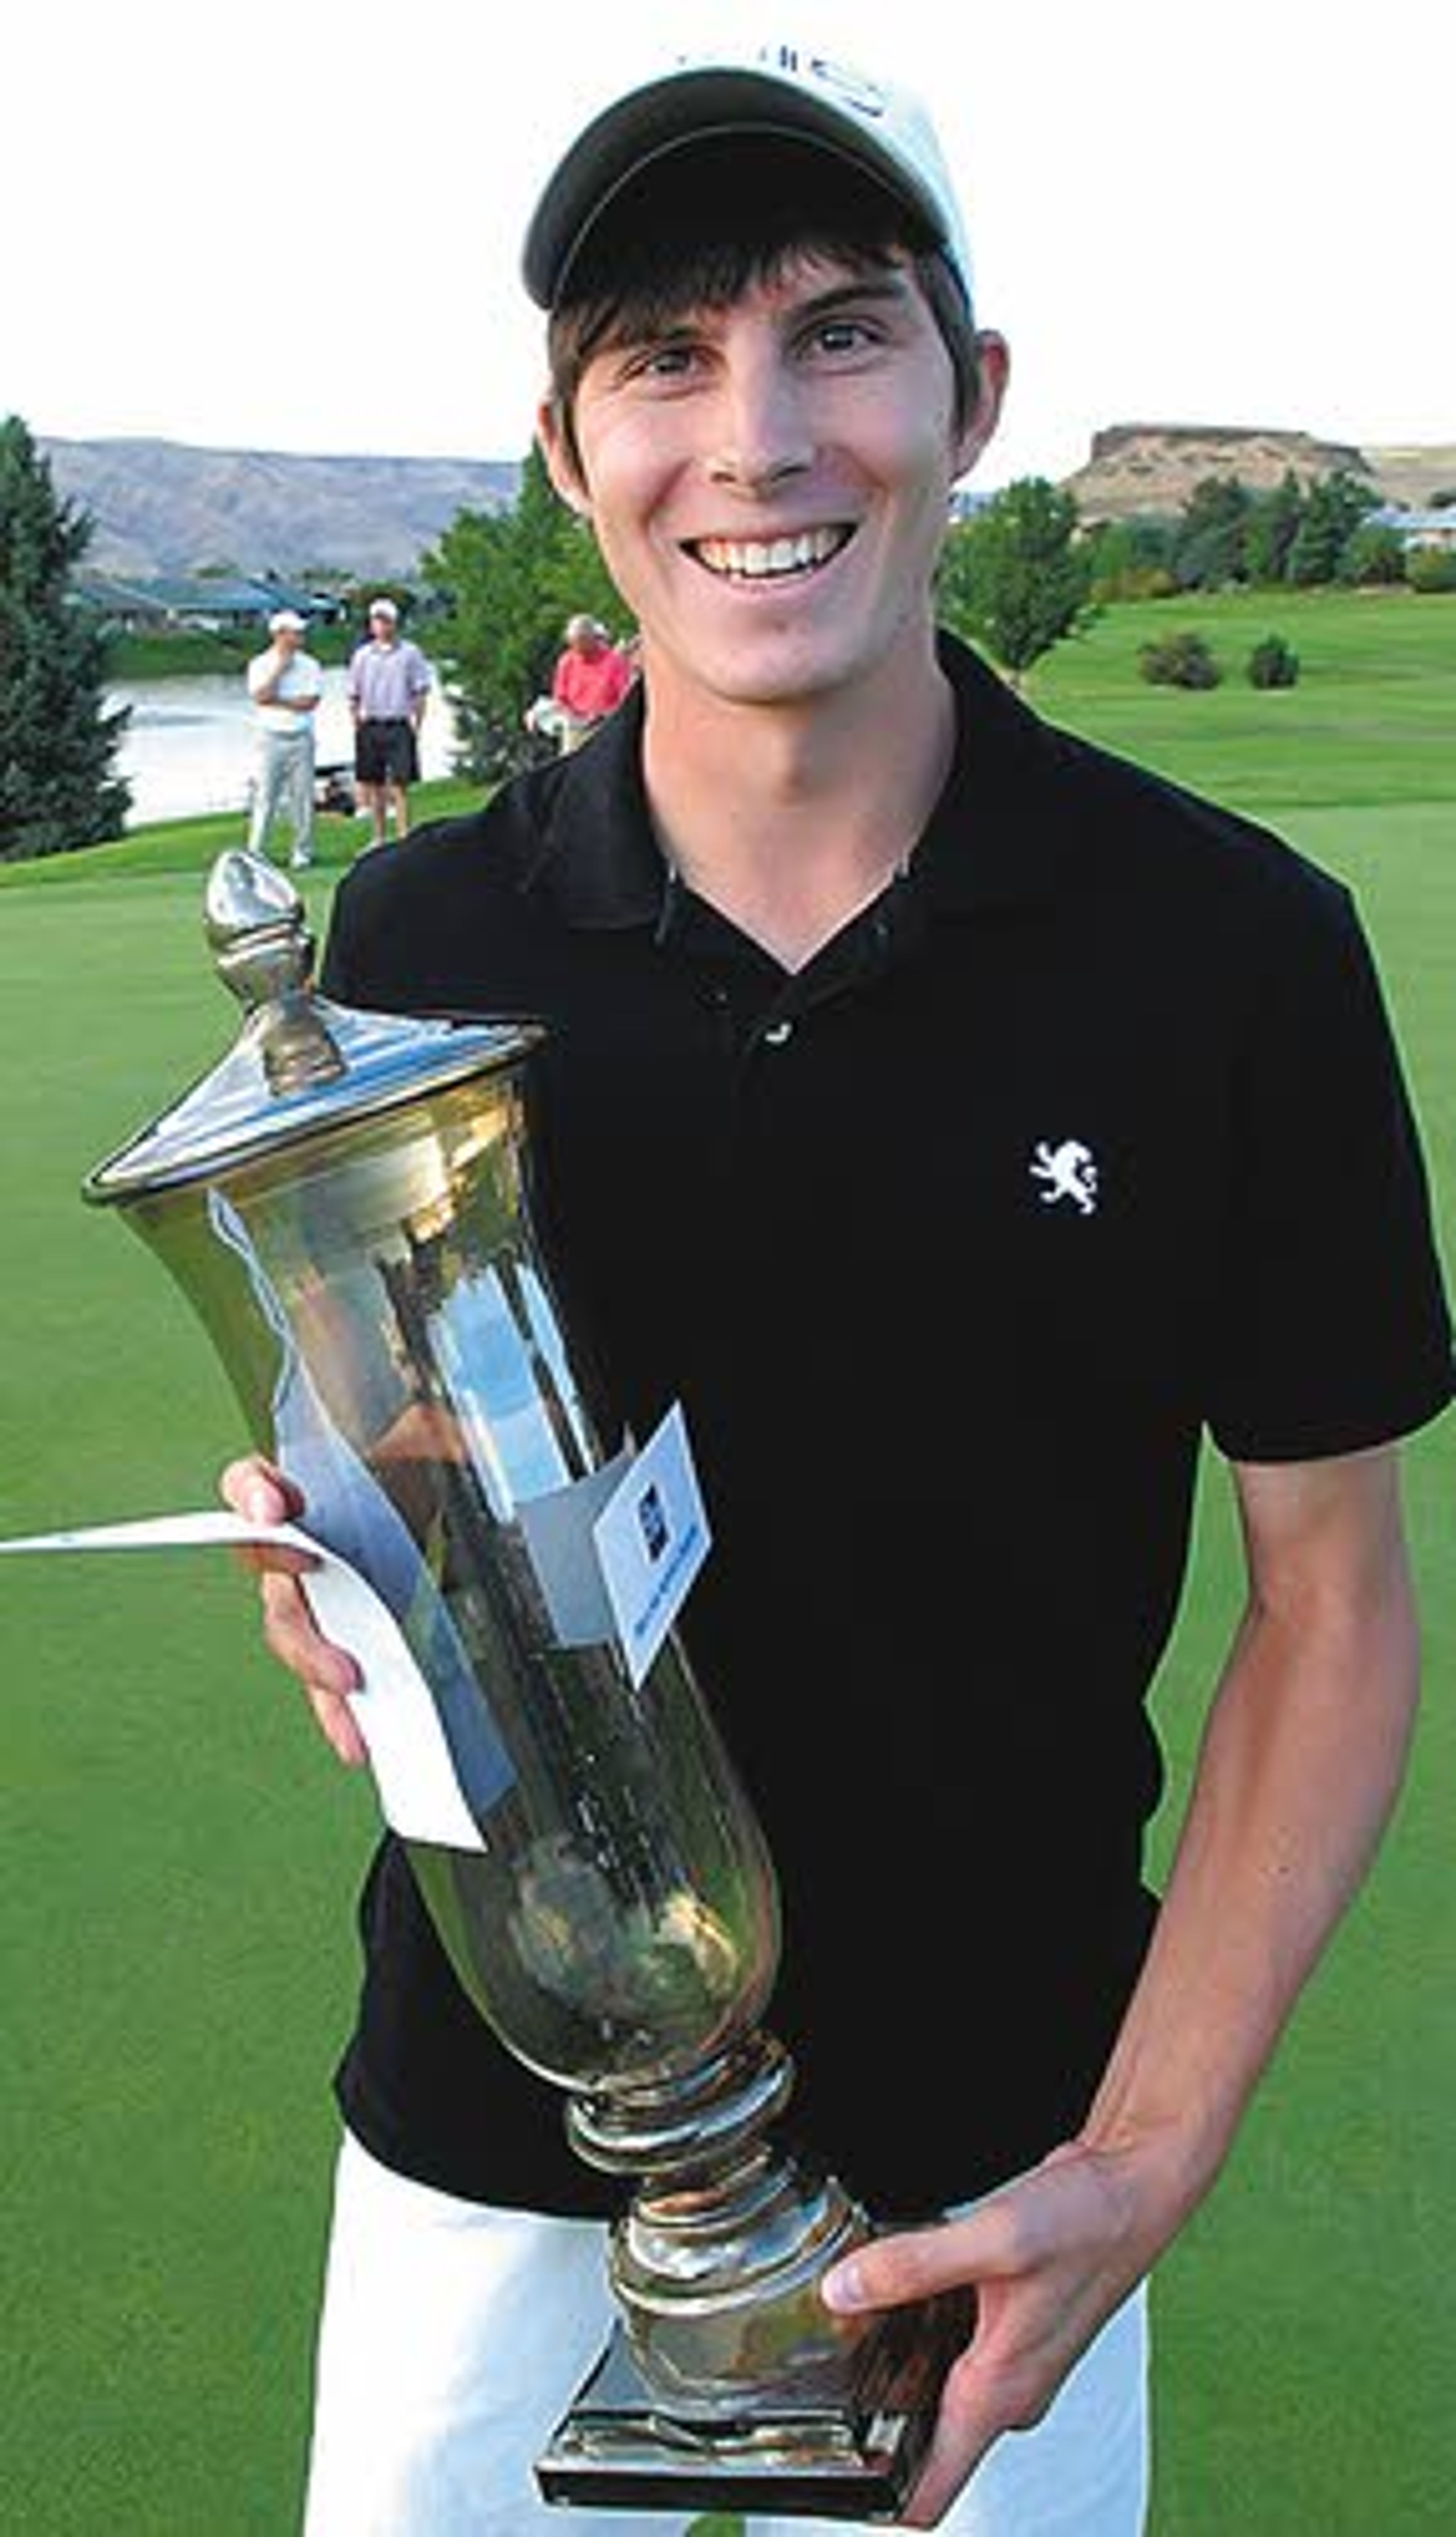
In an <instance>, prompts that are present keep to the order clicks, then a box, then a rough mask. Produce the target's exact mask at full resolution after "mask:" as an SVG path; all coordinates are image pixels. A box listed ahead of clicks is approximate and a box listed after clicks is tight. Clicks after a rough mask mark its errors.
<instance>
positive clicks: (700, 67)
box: [522, 42, 971, 308]
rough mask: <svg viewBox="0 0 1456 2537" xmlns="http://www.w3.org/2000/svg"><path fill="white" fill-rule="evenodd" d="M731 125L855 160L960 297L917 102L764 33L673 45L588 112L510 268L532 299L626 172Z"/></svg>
mask: <svg viewBox="0 0 1456 2537" xmlns="http://www.w3.org/2000/svg"><path fill="white" fill-rule="evenodd" d="M731 134H743V135H745V136H748V135H758V136H765V135H773V134H780V135H785V136H788V137H791V138H793V139H797V140H806V141H809V142H817V143H818V144H819V146H820V147H821V148H822V149H824V150H827V151H831V152H833V153H835V154H836V155H837V156H838V157H839V158H841V159H843V160H846V161H848V163H850V164H851V165H852V166H855V167H858V168H861V169H862V170H863V171H864V172H865V174H867V175H869V176H871V177H873V178H874V179H875V181H876V182H877V183H878V184H880V185H882V186H884V187H885V189H886V190H887V192H889V193H890V194H891V195H893V196H894V197H895V198H896V199H897V200H898V201H899V202H901V203H903V204H904V205H906V207H907V208H908V209H909V210H910V211H912V212H914V213H915V214H916V215H917V216H918V219H919V220H920V221H922V222H923V223H924V225H925V227H926V228H927V229H928V231H929V233H930V235H931V237H932V239H933V240H934V242H935V244H936V245H937V246H939V247H941V248H942V249H943V250H944V252H945V254H946V255H947V256H948V257H949V259H950V262H951V263H952V265H953V266H954V267H955V269H956V272H957V273H958V275H959V277H960V280H961V283H962V286H963V288H964V290H965V292H966V296H967V299H968V300H969V299H970V296H971V257H970V252H969V249H968V247H967V243H966V236H965V230H964V227H963V225H962V220H961V214H960V209H959V206H958V204H957V202H956V197H955V190H954V188H953V186H952V184H951V179H950V173H949V170H948V168H947V166H946V163H945V159H944V155H943V153H942V151H941V147H940V143H939V141H938V139H937V138H936V134H935V130H934V127H933V125H932V124H931V121H930V118H929V116H928V114H927V113H926V111H925V108H924V107H923V106H922V105H921V104H920V102H919V100H918V98H915V97H913V96H911V95H910V94H909V92H908V91H906V90H904V89H900V88H896V87H893V86H890V85H889V84H887V83H886V82H885V81H882V80H878V79H874V78H871V77H870V76H868V75H867V74H866V73H864V72H861V71H858V70H855V69H854V68H852V67H851V66H850V65H849V64H848V63H845V62H840V61H834V60H832V59H830V58H829V56H828V55H827V54H824V53H822V52H818V51H815V50H813V49H812V48H810V47H808V46H804V45H799V44H795V43H790V42H783V43H779V42H775V43H766V44H762V45H745V46H744V48H743V50H742V51H741V52H737V53H735V52H734V50H733V49H732V47H731V45H724V46H721V47H719V48H717V49H716V50H715V51H713V52H712V53H711V54H684V55H681V56H679V58H678V59H677V60H676V61H675V62H674V63H673V65H672V67H671V68H670V69H669V70H667V71H665V73H664V74H663V75H662V76H661V77H660V78H657V79H653V80H649V81H647V82H646V83H645V85H642V86H639V87H635V88H631V89H628V90H626V91H625V92H624V93H622V94H621V95H619V96H617V97H616V98H613V100H612V101H611V103H610V104H608V105H606V106H604V107H603V108H602V110H601V112H600V113H599V114H597V115H595V116H594V118H593V120H592V121H591V122H590V123H589V124H587V125H586V127H585V129H584V130H583V131H582V132H581V133H580V134H579V135H578V137H577V139H576V140H575V141H574V142H573V143H572V145H571V147H570V149H569V150H568V151H567V152H566V154H565V156H564V158H563V159H562V160H561V162H560V163H559V165H558V166H557V167H556V169H555V172H554V174H553V175H552V176H551V177H550V179H549V181H548V182H547V184H546V186H545V189H544V191H543V192H542V194H541V196H540V199H539V201H538V204H537V207H536V210H535V212H534V214H533V216H532V220H531V225H530V228H528V230H527V233H526V244H525V248H524V250H523V254H522V271H523V273H524V276H525V280H526V288H527V290H528V291H529V292H530V293H531V296H532V298H533V299H534V300H536V302H537V304H538V306H539V307H541V308H552V307H554V306H555V304H556V301H557V298H558V297H559V295H560V292H561V286H562V284H563V282H564V280H565V278H566V275H567V272H568V270H569V269H570V266H571V264H572V261H573V259H574V258H575V256H576V254H577V253H578V250H579V249H580V248H581V246H582V245H583V243H584V241H585V239H586V238H587V236H588V234H589V232H590V231H591V229H592V228H593V227H594V226H595V224H596V223H597V222H598V221H599V220H600V219H601V215H602V213H603V212H604V211H605V210H606V208H607V206H608V204H610V203H612V202H613V201H614V200H615V199H616V197H617V196H618V195H619V194H620V193H621V192H622V190H623V188H624V187H625V186H626V185H627V184H629V183H630V182H631V180H632V179H633V178H634V177H635V176H638V175H640V174H641V173H642V171H643V170H644V169H645V168H647V167H650V166H652V165H653V164H654V163H656V162H658V161H660V160H663V159H665V158H667V157H668V156H669V155H670V154H671V153H673V152H674V151H678V150H683V149H686V148H688V147H690V146H691V145H692V144H693V143H695V142H699V141H706V140H709V139H713V138H717V137H722V136H727V135H731Z"/></svg>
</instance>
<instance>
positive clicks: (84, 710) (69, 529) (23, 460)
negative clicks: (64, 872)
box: [0, 415, 131, 862]
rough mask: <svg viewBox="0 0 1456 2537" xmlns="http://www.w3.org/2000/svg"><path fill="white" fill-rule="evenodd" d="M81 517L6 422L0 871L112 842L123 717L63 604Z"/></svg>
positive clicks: (0, 491) (82, 530) (88, 636)
mask: <svg viewBox="0 0 1456 2537" xmlns="http://www.w3.org/2000/svg"><path fill="white" fill-rule="evenodd" d="M91 537H92V523H91V520H90V519H89V517H88V516H87V515H86V514H85V513H83V512H80V511H78V510H77V509H76V507H75V505H74V504H72V503H70V502H65V501H62V500H61V499H60V498H59V497H58V496H57V494H56V492H55V489H54V488H53V486H52V484H51V480H50V469H49V467H48V465H47V464H46V462H45V460H44V459H43V458H41V457H40V456H39V454H38V452H37V451H36V448H35V444H34V441H33V440H32V437H31V434H30V431H29V430H28V429H27V427H26V425H25V423H22V421H21V419H20V417H19V416H18V415H12V416H10V418H9V420H8V421H6V422H4V423H0V859H3V860H5V861H7V862H17V861H20V860H21V859H22V858H25V857H29V856H34V855H63V854H69V853H71V852H72V851H73V850H74V849H75V848H76V847H78V846H95V845H98V844H99V843H100V842H101V840H102V839H103V838H105V837H115V836H119V835H120V833H121V829H122V825H123V823H124V821H125V818H126V814H127V812H128V810H129V809H130V807H131V797H130V794H129V793H128V791H127V788H126V786H125V784H123V783H121V782H120V781H119V780H118V778H117V776H116V774H115V766H114V762H115V756H116V750H117V748H118V747H119V745H120V741H121V736H122V733H123V732H124V731H125V729H126V722H127V717H126V714H125V713H124V712H120V713H116V712H112V713H108V712H106V710H105V706H104V683H105V638H104V636H103V633H102V631H101V627H100V625H99V623H98V622H97V620H96V618H95V616H94V615H93V614H92V612H91V611H90V610H88V609H86V608H84V607H82V606H80V605H79V604H78V602H77V601H76V599H75V597H74V595H73V588H72V583H73V576H74V574H75V571H76V567H77V565H78V564H79V562H80V560H81V558H82V556H83V555H84V554H85V553H86V550H87V548H88V547H89V545H90V544H91Z"/></svg>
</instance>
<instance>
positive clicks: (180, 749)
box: [106, 669, 454, 826]
mask: <svg viewBox="0 0 1456 2537" xmlns="http://www.w3.org/2000/svg"><path fill="white" fill-rule="evenodd" d="M344 682H345V673H344V671H343V670H342V669H329V670H325V672H324V695H323V702H322V703H321V705H320V706H319V710H318V722H317V726H316V732H317V748H318V761H319V764H320V765H321V766H327V765H329V764H331V763H339V764H345V765H351V764H352V762H353V727H352V724H351V723H350V721H349V715H348V702H347V700H346V697H345V692H344ZM106 702H107V704H108V705H130V706H131V709H132V718H131V722H130V724H129V726H128V729H127V734H126V738H125V739H124V741H123V742H122V745H121V748H120V750H119V752H118V759H117V768H118V772H119V773H120V774H121V775H122V776H124V777H125V779H126V781H127V783H128V784H129V785H130V786H131V788H132V811H131V825H133V826H137V825H140V824H142V823H143V822H145V821H147V820H150V819H186V818H192V817H194V816H196V815H197V814H198V813H201V812H205V811H238V812H242V811H244V810H245V809H246V806H247V800H248V787H249V784H250V783H251V780H252V774H253V764H254V757H255V752H256V748H257V739H256V731H255V726H254V722H253V712H252V707H251V705H250V704H249V701H248V694H247V688H246V685H245V683H244V681H243V678H242V675H241V673H240V672H239V673H232V672H221V673H218V674H216V675H215V674H213V673H209V674H208V675H207V676H205V677H202V678H191V679H136V680H131V681H120V682H118V683H117V684H116V685H115V686H113V687H111V688H110V689H109V690H108V692H107V697H106ZM453 748H454V717H453V715H452V714H451V711H450V707H449V705H448V703H447V702H446V699H445V697H444V696H443V695H442V694H441V693H440V691H439V689H438V687H437V688H436V690H435V692H434V693H433V694H432V696H431V697H430V703H429V711H428V713H427V714H426V715H425V718H424V729H423V731H422V732H421V734H420V739H419V765H420V773H421V775H422V776H424V777H426V778H429V779H431V780H432V779H433V778H435V777H436V776H441V775H448V774H449V773H450V771H451V755H452V751H453Z"/></svg>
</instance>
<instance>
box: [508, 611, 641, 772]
mask: <svg viewBox="0 0 1456 2537" xmlns="http://www.w3.org/2000/svg"><path fill="white" fill-rule="evenodd" d="M635 675H636V673H635V671H634V668H633V665H632V663H631V661H629V659H628V658H627V655H626V653H625V652H622V651H619V650H618V649H617V647H616V645H615V644H614V643H613V642H611V640H610V639H609V637H608V635H607V631H606V628H605V626H604V625H599V623H598V621H597V619H596V618H595V617H573V618H571V619H570V620H569V622H568V624H567V627H566V648H565V650H564V651H563V652H562V654H561V656H560V658H559V660H558V661H557V663H556V668H555V672H554V675H553V677H552V680H551V696H550V701H551V703H552V704H553V705H554V706H555V707H556V709H557V714H558V716H559V720H558V722H557V724H556V730H555V737H556V741H557V746H558V747H559V748H563V749H568V748H580V747H581V745H582V742H583V741H584V740H590V739H591V736H592V734H593V732H594V731H595V730H596V729H597V727H598V725H599V723H603V722H605V720H606V717H607V715H608V714H611V713H615V711H616V709H617V706H618V705H619V704H620V703H621V701H622V698H623V696H624V695H625V694H626V693H627V691H628V689H629V687H630V686H631V685H632V683H633V679H634V677H635ZM535 710H536V708H533V711H535Z"/></svg>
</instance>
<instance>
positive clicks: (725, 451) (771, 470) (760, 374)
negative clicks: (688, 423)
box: [708, 360, 814, 493]
mask: <svg viewBox="0 0 1456 2537" xmlns="http://www.w3.org/2000/svg"><path fill="white" fill-rule="evenodd" d="M813 459H814V437H813V433H812V431H811V429H810V427H809V423H808V418H807V416H806V414H805V411H804V404H803V399H802V397H801V396H800V395H799V394H798V393H797V391H796V389H795V386H794V383H793V381H792V380H791V379H790V378H789V377H787V376H786V374H785V372H784V369H783V367H782V365H781V364H780V363H778V362H776V361H762V360H749V361H744V362H741V363H739V364H737V365H735V366H733V367H732V368H731V369H730V370H729V373H728V377H727V378H726V379H725V381H724V384H723V390H722V397H721V403H720V408H719V413H718V416H717V433H716V437H715V440H714V443H713V447H712V450H711V452H710V455H709V459H708V473H709V475H710V476H711V477H712V479H713V481H714V483H715V484H717V485H724V486H728V487H729V488H738V489H739V490H741V491H743V492H748V493H758V492H762V491H764V490H765V489H766V488H769V487H771V486H774V485H778V484H782V483H783V482H784V480H785V479H786V478H788V477H791V476H798V475H802V474H803V473H804V472H805V470H806V469H807V468H809V467H810V466H812V464H813Z"/></svg>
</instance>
